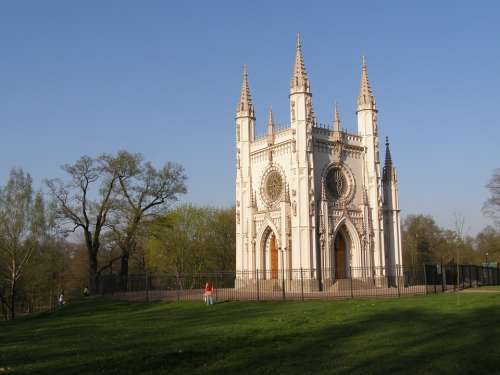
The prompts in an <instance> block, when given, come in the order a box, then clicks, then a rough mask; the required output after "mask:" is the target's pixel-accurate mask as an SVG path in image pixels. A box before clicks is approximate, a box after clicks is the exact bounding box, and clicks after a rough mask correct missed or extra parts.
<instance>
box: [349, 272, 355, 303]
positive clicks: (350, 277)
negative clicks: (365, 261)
mask: <svg viewBox="0 0 500 375" xmlns="http://www.w3.org/2000/svg"><path fill="white" fill-rule="evenodd" d="M349 283H350V285H351V298H354V293H353V291H352V267H351V266H349Z"/></svg>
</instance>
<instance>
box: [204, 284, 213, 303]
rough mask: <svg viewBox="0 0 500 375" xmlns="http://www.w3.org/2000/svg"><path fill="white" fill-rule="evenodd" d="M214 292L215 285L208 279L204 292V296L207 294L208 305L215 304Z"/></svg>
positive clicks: (206, 301)
mask: <svg viewBox="0 0 500 375" xmlns="http://www.w3.org/2000/svg"><path fill="white" fill-rule="evenodd" d="M213 292H214V287H213V285H212V282H211V281H207V283H206V284H205V293H204V296H205V303H206V304H207V305H213V304H214V300H213V296H212V295H213Z"/></svg>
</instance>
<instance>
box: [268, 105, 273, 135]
mask: <svg viewBox="0 0 500 375" xmlns="http://www.w3.org/2000/svg"><path fill="white" fill-rule="evenodd" d="M273 131H274V120H273V109H272V108H271V107H269V114H268V116H267V134H268V135H269V134H273Z"/></svg>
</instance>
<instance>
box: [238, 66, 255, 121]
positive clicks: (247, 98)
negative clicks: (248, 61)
mask: <svg viewBox="0 0 500 375" xmlns="http://www.w3.org/2000/svg"><path fill="white" fill-rule="evenodd" d="M241 112H247V114H246V115H247V116H251V117H253V115H254V111H253V104H252V96H251V95H250V87H249V85H248V71H247V66H246V65H243V82H242V84H241V94H240V101H239V103H238V106H237V107H236V113H241Z"/></svg>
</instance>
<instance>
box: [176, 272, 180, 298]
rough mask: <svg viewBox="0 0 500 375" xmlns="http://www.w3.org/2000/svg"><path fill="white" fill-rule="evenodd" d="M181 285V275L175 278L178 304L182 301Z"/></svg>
mask: <svg viewBox="0 0 500 375" xmlns="http://www.w3.org/2000/svg"><path fill="white" fill-rule="evenodd" d="M179 283H180V278H179V275H177V276H176V277H175V290H176V292H177V302H179V301H180V300H181V292H180V290H179Z"/></svg>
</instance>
